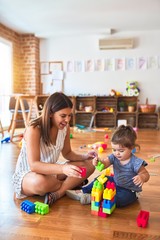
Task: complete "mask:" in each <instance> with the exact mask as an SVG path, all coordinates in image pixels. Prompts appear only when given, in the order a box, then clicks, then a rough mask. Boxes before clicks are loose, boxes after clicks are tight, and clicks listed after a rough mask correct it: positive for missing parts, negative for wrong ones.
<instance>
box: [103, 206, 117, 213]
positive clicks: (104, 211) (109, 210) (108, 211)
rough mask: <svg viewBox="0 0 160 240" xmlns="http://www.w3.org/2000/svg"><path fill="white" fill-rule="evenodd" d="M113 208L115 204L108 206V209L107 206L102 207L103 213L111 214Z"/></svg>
mask: <svg viewBox="0 0 160 240" xmlns="http://www.w3.org/2000/svg"><path fill="white" fill-rule="evenodd" d="M115 208H116V204H114V205H113V207H112V208H110V209H109V208H103V213H107V214H111V213H112V212H113V211H114V209H115Z"/></svg>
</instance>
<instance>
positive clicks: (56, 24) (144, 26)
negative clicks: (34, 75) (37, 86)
mask: <svg viewBox="0 0 160 240" xmlns="http://www.w3.org/2000/svg"><path fill="white" fill-rule="evenodd" d="M0 23H2V24H4V25H5V26H7V27H9V28H11V29H13V30H15V31H16V32H18V33H32V34H35V35H36V36H38V37H42V38H48V37H54V36H66V35H73V34H74V35H75V34H81V35H82V34H109V33H110V30H111V29H113V30H114V32H122V31H143V30H144V31H148V30H149V31H150V30H160V0H0Z"/></svg>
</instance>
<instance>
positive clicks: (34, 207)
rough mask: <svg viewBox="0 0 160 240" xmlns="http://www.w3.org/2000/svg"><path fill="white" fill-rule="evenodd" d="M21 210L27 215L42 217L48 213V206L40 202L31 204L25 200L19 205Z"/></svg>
mask: <svg viewBox="0 0 160 240" xmlns="http://www.w3.org/2000/svg"><path fill="white" fill-rule="evenodd" d="M21 210H23V211H25V212H26V213H28V214H31V213H38V214H41V215H44V214H47V213H48V212H49V205H48V204H45V203H41V202H35V203H32V202H30V201H29V200H25V201H23V202H22V203H21Z"/></svg>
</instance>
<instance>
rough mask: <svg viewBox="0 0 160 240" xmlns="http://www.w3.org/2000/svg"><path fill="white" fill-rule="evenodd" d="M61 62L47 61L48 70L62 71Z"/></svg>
mask: <svg viewBox="0 0 160 240" xmlns="http://www.w3.org/2000/svg"><path fill="white" fill-rule="evenodd" d="M62 70H63V63H62V62H49V72H50V73H53V72H54V71H62Z"/></svg>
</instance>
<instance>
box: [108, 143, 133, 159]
mask: <svg viewBox="0 0 160 240" xmlns="http://www.w3.org/2000/svg"><path fill="white" fill-rule="evenodd" d="M111 146H112V152H113V155H114V156H115V157H116V158H117V159H118V160H119V161H125V160H128V159H129V158H130V157H131V152H132V149H130V148H127V147H123V146H121V145H119V144H113V143H111Z"/></svg>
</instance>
